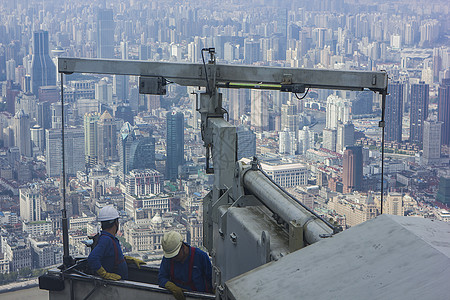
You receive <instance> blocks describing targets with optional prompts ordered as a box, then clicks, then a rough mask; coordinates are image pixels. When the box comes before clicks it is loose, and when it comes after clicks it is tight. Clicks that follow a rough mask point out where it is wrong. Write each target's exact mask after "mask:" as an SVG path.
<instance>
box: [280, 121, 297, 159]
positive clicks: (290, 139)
mask: <svg viewBox="0 0 450 300" xmlns="http://www.w3.org/2000/svg"><path fill="white" fill-rule="evenodd" d="M278 135H279V138H278V140H279V149H278V151H279V152H280V153H282V154H289V155H295V152H297V144H298V143H297V139H296V138H295V133H294V132H291V131H288V129H287V128H285V129H284V130H283V131H280V132H279V133H278Z"/></svg>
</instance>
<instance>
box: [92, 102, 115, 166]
mask: <svg viewBox="0 0 450 300" xmlns="http://www.w3.org/2000/svg"><path fill="white" fill-rule="evenodd" d="M97 138H98V148H97V155H98V160H99V162H101V163H105V162H107V161H114V160H116V159H117V158H118V155H117V132H116V122H115V121H114V119H113V117H112V116H111V114H110V113H109V112H108V111H107V110H105V111H104V112H103V114H102V115H101V116H100V119H99V120H98V124H97Z"/></svg>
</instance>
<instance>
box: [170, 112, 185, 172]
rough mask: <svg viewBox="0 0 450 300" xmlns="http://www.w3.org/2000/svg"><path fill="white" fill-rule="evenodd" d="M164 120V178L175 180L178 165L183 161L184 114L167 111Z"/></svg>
mask: <svg viewBox="0 0 450 300" xmlns="http://www.w3.org/2000/svg"><path fill="white" fill-rule="evenodd" d="M166 120H167V122H166V124H167V136H166V156H167V158H166V178H167V179H170V180H176V179H177V178H178V167H179V166H181V165H182V164H183V163H184V115H183V113H182V112H176V111H172V112H168V113H167V115H166Z"/></svg>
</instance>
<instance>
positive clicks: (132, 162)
mask: <svg viewBox="0 0 450 300" xmlns="http://www.w3.org/2000/svg"><path fill="white" fill-rule="evenodd" d="M118 143H119V159H120V177H121V180H123V181H125V178H126V175H128V173H129V172H130V171H132V170H135V169H138V170H143V169H154V168H155V139H154V138H152V137H151V136H143V135H142V134H141V133H140V131H139V130H138V129H137V127H132V126H131V124H130V123H128V122H125V123H124V124H123V126H122V128H121V129H120V133H119V140H118Z"/></svg>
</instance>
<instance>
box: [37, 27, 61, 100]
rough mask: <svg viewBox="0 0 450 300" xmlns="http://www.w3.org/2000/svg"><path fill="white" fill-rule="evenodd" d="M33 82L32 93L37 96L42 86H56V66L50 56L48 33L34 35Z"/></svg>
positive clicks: (42, 32) (41, 32)
mask: <svg viewBox="0 0 450 300" xmlns="http://www.w3.org/2000/svg"><path fill="white" fill-rule="evenodd" d="M31 82H32V84H31V92H32V93H33V94H35V95H36V96H38V91H39V88H40V87H41V86H49V85H56V66H55V64H54V63H53V61H52V59H51V58H50V55H49V51H48V32H47V31H37V32H34V33H33V56H32V59H31Z"/></svg>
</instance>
